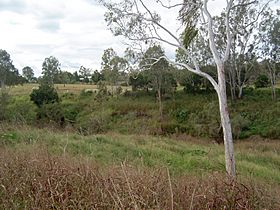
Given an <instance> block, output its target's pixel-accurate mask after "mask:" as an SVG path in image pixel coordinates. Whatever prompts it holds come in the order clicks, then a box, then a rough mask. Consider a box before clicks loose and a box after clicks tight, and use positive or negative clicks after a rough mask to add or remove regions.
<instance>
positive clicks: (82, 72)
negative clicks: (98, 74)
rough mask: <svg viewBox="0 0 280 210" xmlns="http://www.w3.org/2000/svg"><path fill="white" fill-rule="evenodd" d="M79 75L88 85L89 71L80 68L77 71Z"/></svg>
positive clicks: (82, 67)
mask: <svg viewBox="0 0 280 210" xmlns="http://www.w3.org/2000/svg"><path fill="white" fill-rule="evenodd" d="M79 74H80V78H81V79H82V80H83V82H85V83H89V79H90V76H91V69H89V68H86V67H84V66H81V67H80V69H79Z"/></svg>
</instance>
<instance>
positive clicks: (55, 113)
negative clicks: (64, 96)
mask: <svg viewBox="0 0 280 210" xmlns="http://www.w3.org/2000/svg"><path fill="white" fill-rule="evenodd" d="M37 117H38V119H40V120H43V121H45V122H47V123H57V124H60V125H62V124H63V123H64V121H65V119H64V114H63V109H62V106H61V104H59V103H51V104H44V105H43V106H41V107H40V108H38V110H37Z"/></svg>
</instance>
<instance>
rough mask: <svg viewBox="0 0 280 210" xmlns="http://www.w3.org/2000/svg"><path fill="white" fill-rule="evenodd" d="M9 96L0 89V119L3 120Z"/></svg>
mask: <svg viewBox="0 0 280 210" xmlns="http://www.w3.org/2000/svg"><path fill="white" fill-rule="evenodd" d="M9 99H10V96H9V94H8V93H6V92H3V91H1V93H0V121H2V120H5V118H6V111H7V106H8V103H9Z"/></svg>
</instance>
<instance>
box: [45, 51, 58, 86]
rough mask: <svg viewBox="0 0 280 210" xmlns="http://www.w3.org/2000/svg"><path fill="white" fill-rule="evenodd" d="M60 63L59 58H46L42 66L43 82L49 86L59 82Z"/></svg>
mask: <svg viewBox="0 0 280 210" xmlns="http://www.w3.org/2000/svg"><path fill="white" fill-rule="evenodd" d="M60 65H61V64H60V63H59V61H58V59H57V58H55V57H53V56H50V57H48V58H45V60H44V62H43V65H42V74H43V78H42V81H43V82H44V83H46V84H49V85H54V83H56V82H58V81H59V73H60Z"/></svg>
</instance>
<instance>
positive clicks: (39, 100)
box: [30, 84, 59, 107]
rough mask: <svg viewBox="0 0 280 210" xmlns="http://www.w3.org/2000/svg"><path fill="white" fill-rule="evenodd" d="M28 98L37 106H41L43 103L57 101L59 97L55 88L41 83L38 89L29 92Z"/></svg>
mask: <svg viewBox="0 0 280 210" xmlns="http://www.w3.org/2000/svg"><path fill="white" fill-rule="evenodd" d="M30 99H31V101H33V102H34V103H35V104H36V105H37V106H38V107H41V106H43V105H44V104H50V103H55V102H58V101H59V97H58V94H57V91H56V90H55V88H54V87H53V86H51V85H47V84H41V85H40V86H39V89H35V90H33V91H32V93H31V94H30Z"/></svg>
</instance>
